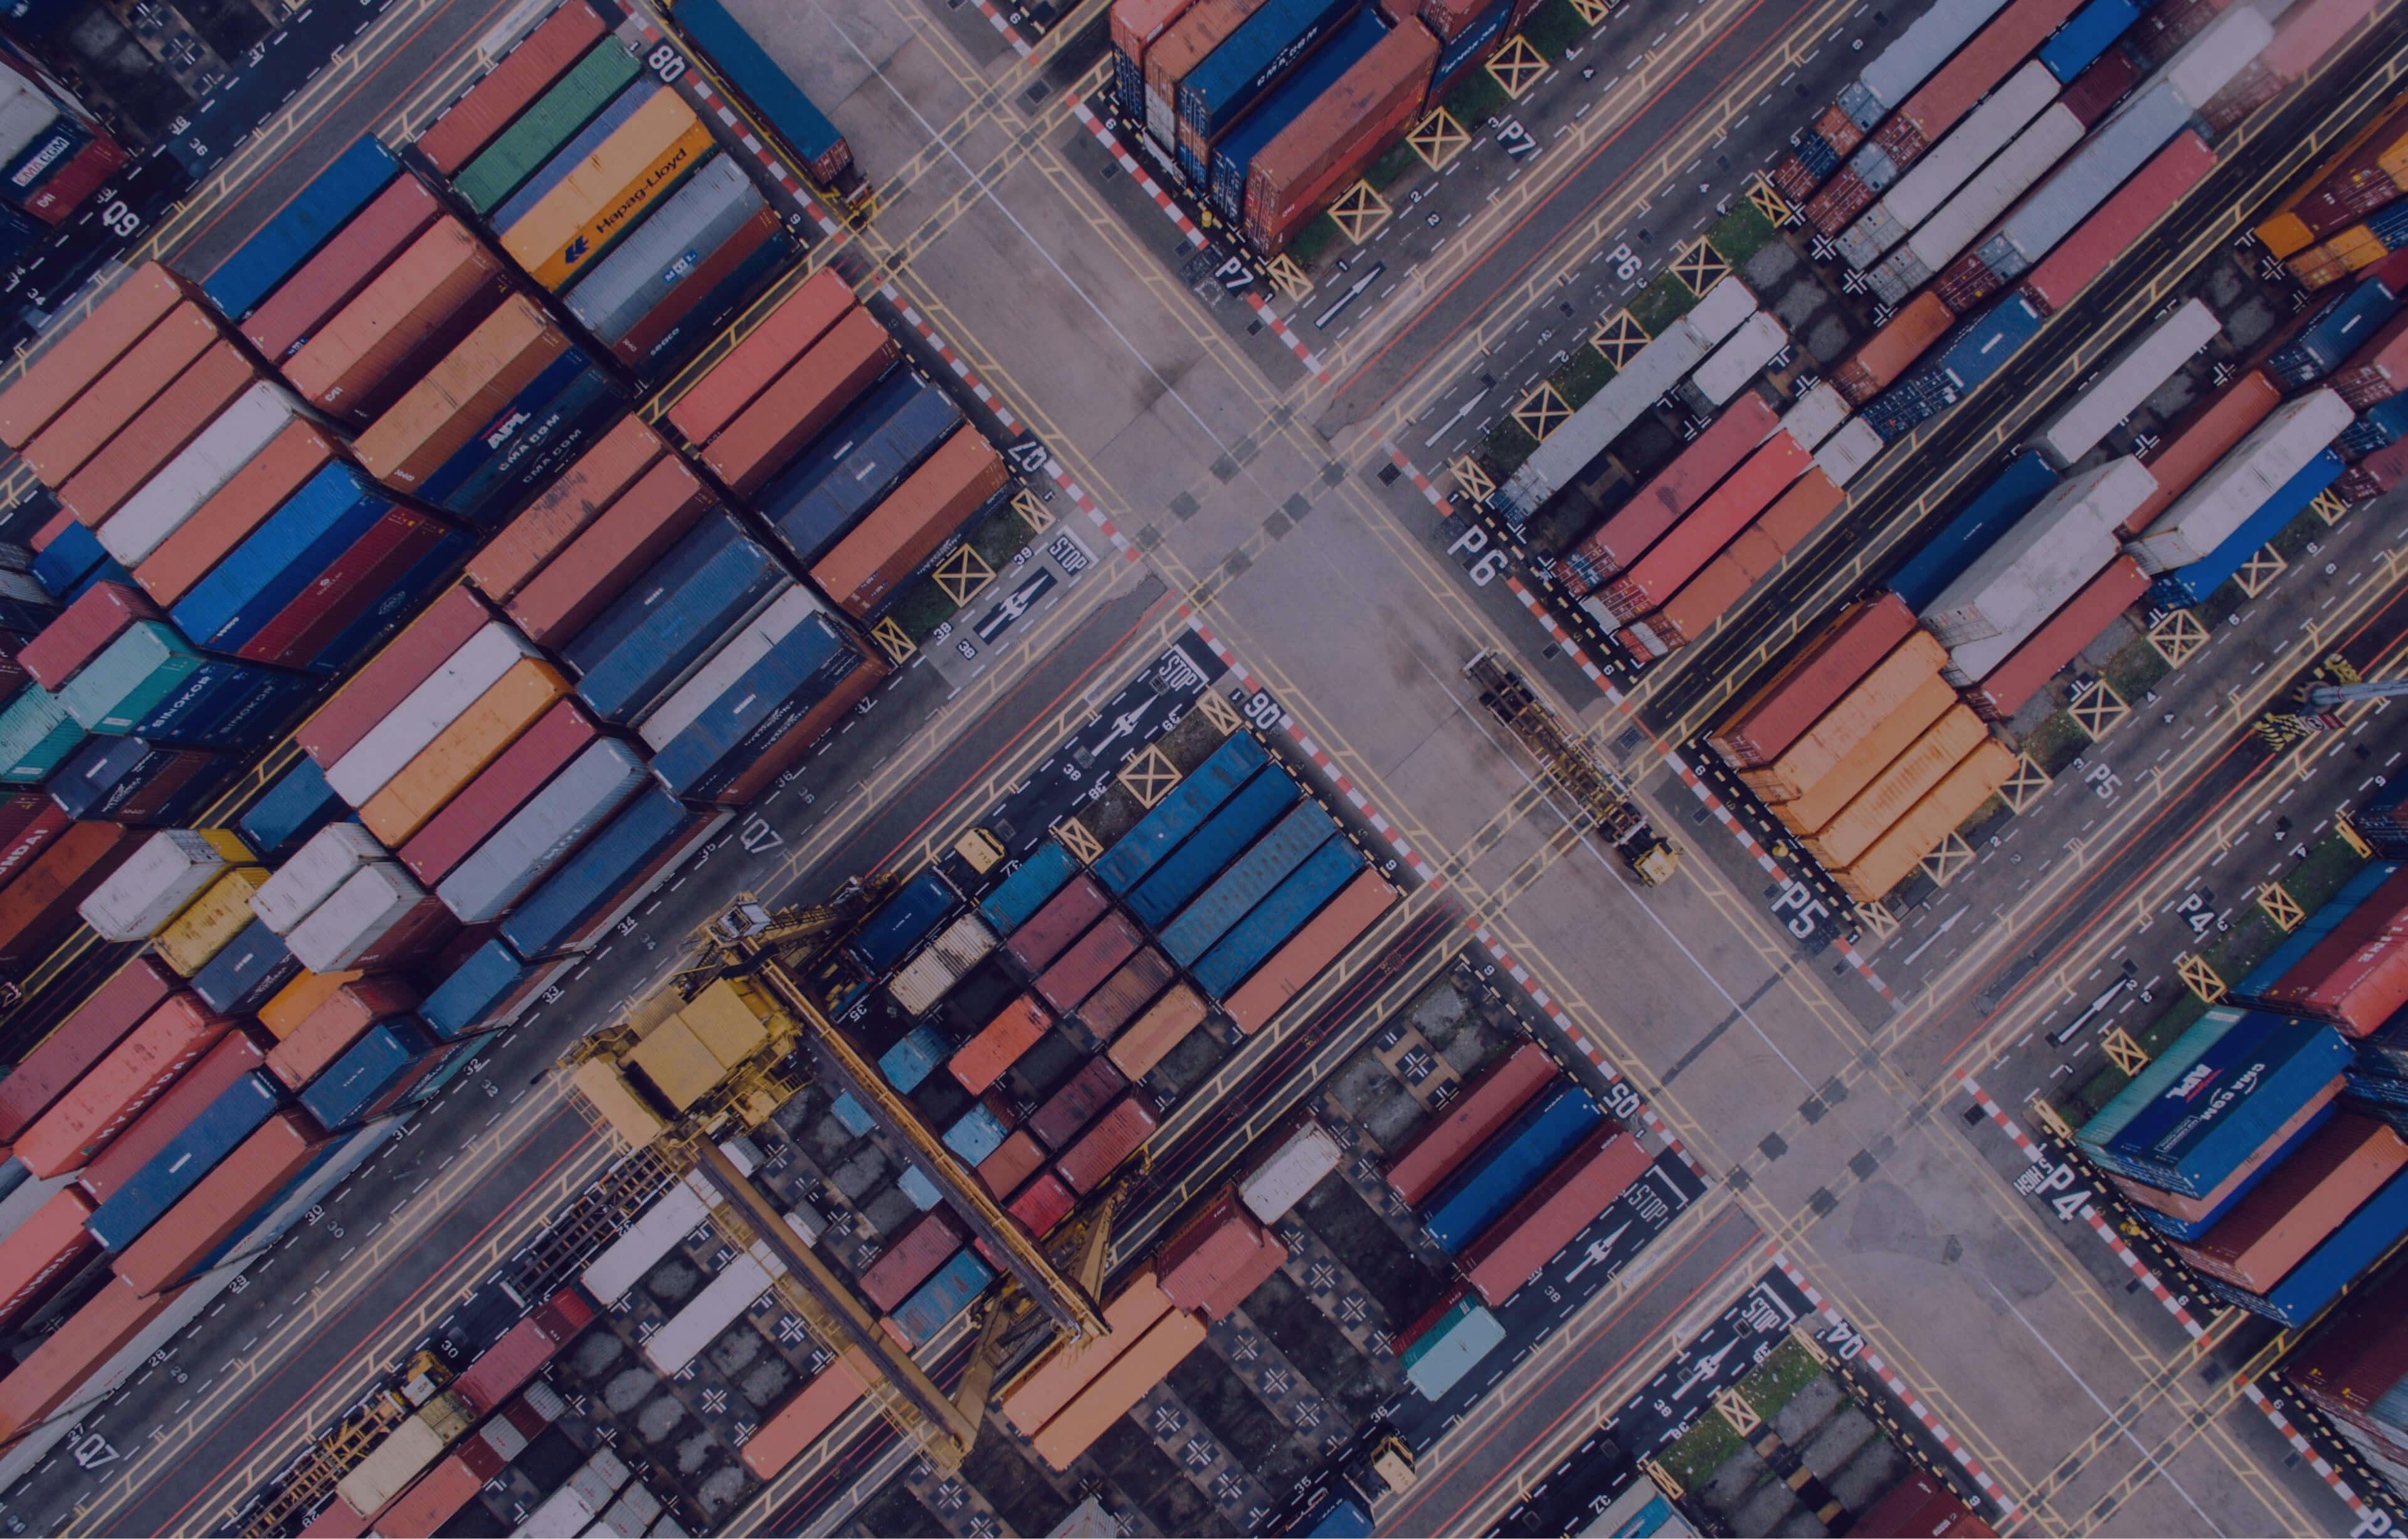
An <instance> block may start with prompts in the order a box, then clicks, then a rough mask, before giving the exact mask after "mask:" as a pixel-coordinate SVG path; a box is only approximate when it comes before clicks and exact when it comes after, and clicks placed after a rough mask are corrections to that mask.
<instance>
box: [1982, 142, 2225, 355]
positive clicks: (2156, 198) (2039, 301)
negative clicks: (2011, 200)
mask: <svg viewBox="0 0 2408 1539" xmlns="http://www.w3.org/2000/svg"><path fill="white" fill-rule="evenodd" d="M2214 165H2215V151H2213V150H2211V149H2209V148H2208V145H2207V141H2206V140H2205V139H2203V138H2200V137H2199V136H2198V135H2197V134H2195V133H2193V132H2191V131H2190V130H2189V129H2185V130H2183V131H2182V132H2181V133H2179V134H2176V135H2175V136H2174V137H2172V138H2171V140H2169V141H2168V142H2167V144H2166V147H2165V148H2164V149H2163V150H2160V151H2157V153H2156V154H2155V155H2154V156H2152V157H2150V160H2149V163H2148V164H2147V165H2143V166H2142V167H2141V168H2140V169H2139V170H2138V171H2136V172H2134V173H2133V174H2132V176H2131V178H2130V180H2127V181H2126V182H2125V183H2124V185H2123V186H2121V187H2119V188H2117V189H2116V190H2115V191H2114V193H2112V194H2109V196H2108V198H2107V201H2106V202H2104V203H2101V204H2100V206H2099V207H2098V208H2097V209H2093V210H2092V211H2091V213H2090V215H2089V217H2088V218H2086V219H2085V220H2084V221H2083V222H2082V223H2080V224H2077V225H2075V226H2074V228H2073V233H2072V234H2071V235H2069V236H2067V237H2065V238H2064V239H2063V240H2060V241H2058V242H2057V245H2056V247H2055V248H2054V249H2053V250H2051V251H2050V252H2049V253H2048V254H2047V255H2046V256H2044V257H2042V258H2041V260H2040V261H2039V262H2038V263H2036V264H2034V265H2033V266H2032V269H2031V270H2030V271H2029V272H2028V273H2026V274H2024V278H2023V282H2022V284H2021V285H2020V289H2019V292H2021V293H2022V295H2024V297H2026V298H2027V299H2029V300H2030V301H2031V302H2032V305H2033V308H2035V309H2038V310H2039V311H2040V312H2041V313H2042V315H2051V314H2054V313H2056V311H2057V309H2060V308H2062V307H2064V306H2066V305H2070V304H2071V303H2072V302H2073V298H2074V296H2075V295H2078V294H2080V293H2081V292H2082V291H2083V290H2084V289H2085V287H2087V286H2088V285H2089V283H2090V280H2092V279H2094V278H2096V277H2098V276H2099V275H2100V273H2102V272H2104V271H2106V270H2107V264H2108V263H2110V262H2113V261H2114V260H2115V258H2116V257H2118V256H2120V255H2122V254H2123V253H2124V252H2128V251H2129V250H2131V249H2132V248H2133V247H2134V246H2135V245H2137V244H2138V243H2139V242H2140V239H2141V237H2142V236H2143V234H2144V233H2145V232H2146V231H2147V229H2148V228H2149V226H2150V225H2152V224H2154V223H2157V220H2158V219H2159V218H2161V217H2162V216H2163V215H2164V214H2165V213H2166V211H2167V210H2168V209H2171V208H2172V207H2173V206H2174V205H2175V204H2176V203H2178V202H2180V201H2181V200H2182V196H2183V194H2185V193H2187V192H2188V191H2190V189H2191V188H2192V187H2194V186H2196V185H2197V184H2198V182H2199V180H2200V178H2201V177H2204V176H2205V175H2207V173H2208V172H2209V171H2210V170H2211V169H2213V168H2214Z"/></svg>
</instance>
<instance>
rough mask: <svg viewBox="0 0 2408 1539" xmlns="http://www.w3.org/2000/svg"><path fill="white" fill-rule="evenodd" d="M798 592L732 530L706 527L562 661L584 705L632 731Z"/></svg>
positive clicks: (720, 523)
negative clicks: (715, 653)
mask: <svg viewBox="0 0 2408 1539" xmlns="http://www.w3.org/2000/svg"><path fill="white" fill-rule="evenodd" d="M792 583H793V579H791V578H789V577H787V576H786V575H785V568H783V567H781V566H780V565H779V562H778V559H777V557H775V556H773V555H771V554H769V552H768V551H767V549H765V548H763V547H762V546H760V545H758V544H755V543H754V542H753V540H751V539H747V538H745V537H744V535H743V534H742V533H741V532H740V529H739V527H738V525H736V524H735V522H734V521H733V520H731V519H728V518H725V517H724V516H723V517H720V518H714V519H711V520H709V521H707V522H706V523H705V524H704V525H702V527H701V528H700V529H699V530H698V531H697V532H696V533H695V534H694V535H691V536H689V537H688V538H687V539H685V540H684V541H683V542H682V543H681V545H680V546H679V548H678V550H677V551H676V552H675V553H674V554H671V555H670V556H669V557H668V558H667V560H664V561H663V562H661V564H660V565H659V566H657V567H655V568H652V570H651V571H649V572H647V573H646V574H645V575H644V576H643V577H642V578H641V579H640V580H638V583H636V585H635V586H633V587H631V588H629V589H628V590H627V591H626V592H625V593H624V594H622V595H621V596H620V597H619V598H618V599H617V600H616V601H615V602H613V603H612V604H611V605H610V607H609V608H608V609H606V610H604V611H602V613H601V614H600V615H599V616H598V617H597V618H595V621H594V623H593V624H592V625H590V626H586V627H585V629H583V630H581V631H580V632H579V633H578V635H577V639H576V640H574V641H572V642H570V643H569V645H568V646H567V648H566V650H565V651H564V653H563V655H564V657H565V658H566V661H567V662H568V664H569V665H570V666H571V667H572V668H575V669H577V670H578V672H579V674H580V677H579V679H578V682H577V693H578V695H579V696H580V697H581V698H582V699H583V700H584V701H585V705H586V708H587V709H588V710H590V711H592V712H594V713H595V715H596V716H598V717H600V718H601V719H602V720H604V721H607V722H611V723H614V724H616V725H619V726H633V725H634V724H635V723H636V722H637V721H638V719H639V718H640V717H642V716H643V715H644V714H645V712H648V711H649V710H651V709H652V706H653V705H654V704H656V703H657V702H659V701H660V700H661V699H662V698H665V697H666V696H667V695H668V694H669V693H670V692H671V691H672V690H674V689H676V688H677V686H678V685H679V684H680V683H682V682H684V679H685V678H686V676H687V675H688V674H689V673H691V672H692V671H693V670H694V669H696V668H698V667H699V666H700V665H701V664H702V662H703V660H704V659H705V658H706V657H707V656H708V655H709V653H710V649H711V647H712V645H713V644H714V643H716V642H717V641H718V640H720V639H721V638H722V637H724V636H726V635H727V634H728V633H729V632H731V631H733V630H735V629H737V628H738V627H740V626H745V625H748V624H750V623H751V622H752V620H753V617H754V616H756V615H758V614H760V613H761V612H762V611H764V610H765V609H767V607H768V606H770V605H771V604H773V603H775V602H776V600H777V598H778V597H779V596H780V595H781V593H782V592H784V591H785V590H786V588H788V587H789V586H791V585H792Z"/></svg>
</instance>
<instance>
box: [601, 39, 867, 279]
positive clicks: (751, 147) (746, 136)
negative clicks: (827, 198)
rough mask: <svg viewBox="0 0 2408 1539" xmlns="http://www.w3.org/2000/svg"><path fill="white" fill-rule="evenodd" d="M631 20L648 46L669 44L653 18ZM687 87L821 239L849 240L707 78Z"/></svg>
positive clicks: (698, 78)
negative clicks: (813, 222) (816, 227)
mask: <svg viewBox="0 0 2408 1539" xmlns="http://www.w3.org/2000/svg"><path fill="white" fill-rule="evenodd" d="M628 16H629V17H630V19H632V20H633V21H634V22H635V23H636V27H637V30H638V31H639V32H641V33H642V34H643V35H644V41H645V42H646V43H648V44H650V43H661V42H668V41H669V38H668V36H667V34H665V33H664V32H662V31H661V29H660V28H659V27H657V26H655V25H653V24H652V18H651V17H649V16H646V15H644V14H643V13H642V12H641V11H630V12H628ZM671 46H672V47H675V48H678V49H679V50H681V51H688V50H685V47H684V45H683V44H681V43H673V44H671ZM686 84H687V87H688V89H690V90H692V91H693V93H694V94H695V100H697V101H699V102H701V103H702V104H703V105H704V106H705V107H708V108H710V110H711V112H712V113H713V114H715V115H716V116H717V117H718V119H719V121H720V122H723V123H724V124H726V125H727V127H728V128H729V129H730V130H732V131H733V132H734V133H735V135H736V137H737V138H738V140H739V141H740V142H741V143H742V144H743V146H744V149H745V151H746V152H747V153H748V154H750V155H751V156H752V157H753V159H754V160H756V161H758V162H759V163H760V165H761V168H762V169H763V170H765V171H767V172H768V173H769V180H771V181H774V182H776V183H777V184H778V185H779V186H780V187H781V188H783V189H785V192H786V195H787V196H789V197H791V198H793V199H794V200H795V201H796V203H799V204H801V205H802V207H803V211H804V212H805V213H807V214H809V215H810V216H811V218H813V219H814V220H817V221H818V222H819V226H820V234H821V235H823V236H824V237H827V238H828V239H830V240H834V241H841V240H842V239H844V238H845V236H846V235H847V233H848V232H847V231H846V229H845V227H844V226H843V225H841V224H839V223H837V222H836V221H835V220H833V219H830V218H829V217H828V213H827V209H824V208H823V207H821V205H820V200H819V198H818V197H817V196H816V195H814V194H812V192H811V191H810V188H808V187H805V186H804V185H803V183H802V180H801V179H800V178H798V177H796V175H795V173H794V172H793V171H791V170H789V169H788V168H787V166H786V164H785V162H783V161H781V160H780V159H779V158H778V157H777V156H775V155H773V154H771V153H770V152H769V147H768V146H767V145H766V144H764V143H762V142H761V140H760V138H759V137H757V136H755V135H754V134H753V131H752V130H751V129H750V128H747V127H746V126H745V125H744V120H743V119H742V118H740V117H738V116H737V114H736V110H735V108H731V107H729V106H728V105H727V103H726V102H725V101H724V99H723V98H722V97H721V96H720V94H719V93H718V92H717V91H715V90H713V89H712V88H711V84H710V81H709V80H708V79H704V78H703V76H702V74H701V72H700V71H696V72H695V77H694V79H691V80H689V81H687V82H686Z"/></svg>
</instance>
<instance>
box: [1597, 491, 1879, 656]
mask: <svg viewBox="0 0 2408 1539" xmlns="http://www.w3.org/2000/svg"><path fill="white" fill-rule="evenodd" d="M1839 507H1840V489H1839V488H1838V487H1837V486H1834V485H1833V484H1831V478H1830V477H1828V476H1827V475H1825V474H1823V472H1822V471H1821V470H1820V469H1809V470H1808V471H1807V472H1806V473H1805V474H1804V475H1803V476H1800V477H1799V479H1798V483H1797V484H1796V485H1794V486H1792V487H1790V488H1789V490H1788V491H1786V492H1785V493H1783V494H1782V496H1781V500H1780V501H1778V502H1776V503H1774V504H1773V505H1772V506H1771V507H1770V508H1768V509H1766V510H1765V511H1764V516H1763V517H1761V518H1759V519H1757V520H1756V523H1755V524H1754V525H1751V526H1749V527H1748V528H1745V529H1742V530H1741V531H1740V535H1739V538H1738V539H1734V540H1732V541H1731V542H1730V546H1729V548H1728V549H1727V550H1725V551H1724V552H1723V554H1720V555H1718V556H1716V557H1715V558H1714V559H1713V561H1711V562H1708V563H1707V564H1706V568H1705V570H1703V571H1701V572H1699V574H1698V575H1697V576H1696V577H1695V578H1693V579H1691V580H1690V581H1689V582H1688V583H1687V584H1685V585H1684V587H1683V588H1682V589H1681V591H1680V592H1679V593H1677V594H1675V595H1673V597H1672V601H1671V602H1670V603H1669V604H1667V605H1665V606H1664V607H1663V608H1662V609H1660V610H1657V611H1656V612H1655V613H1654V614H1651V615H1648V616H1647V617H1646V618H1645V619H1643V620H1641V621H1640V622H1638V623H1637V624H1638V626H1643V627H1644V628H1645V631H1646V633H1647V635H1648V636H1650V637H1652V638H1654V639H1655V640H1656V642H1657V643H1658V644H1660V645H1661V646H1662V647H1663V648H1664V649H1665V651H1667V652H1669V651H1670V650H1671V649H1672V648H1674V647H1678V646H1683V645H1685V644H1687V643H1688V642H1690V641H1694V640H1697V639H1698V638H1699V637H1700V636H1702V635H1704V634H1705V633H1706V630H1707V628H1708V627H1709V626H1712V625H1713V623H1714V622H1715V621H1717V620H1719V619H1721V618H1722V617H1723V615H1724V613H1725V612H1727V611H1728V610H1729V609H1730V607H1731V606H1732V605H1734V604H1736V603H1738V602H1739V601H1740V599H1741V598H1742V597H1745V596H1746V594H1747V591H1748V590H1749V589H1750V588H1752V587H1754V586H1755V585H1756V583H1759V582H1761V581H1762V580H1763V579H1765V578H1766V577H1769V576H1770V575H1771V574H1772V571H1773V568H1776V567H1778V566H1780V564H1781V558H1782V557H1784V556H1785V555H1787V554H1789V553H1790V552H1791V551H1794V550H1796V549H1797V548H1798V547H1799V546H1800V545H1802V544H1804V543H1805V542H1806V541H1807V540H1808V539H1811V538H1812V537H1813V533H1814V531H1815V530H1817V529H1819V528H1821V527H1822V526H1823V523H1824V521H1825V520H1826V519H1828V518H1829V517H1830V516H1831V514H1833V513H1834V512H1836V511H1839ZM1624 636H1625V639H1626V640H1627V639H1629V633H1628V632H1627V631H1626V632H1625V633H1624ZM1641 652H1642V653H1644V654H1646V655H1658V654H1654V653H1652V652H1647V650H1646V649H1645V648H1643V647H1642V648H1641ZM1642 660H1643V657H1642Z"/></svg>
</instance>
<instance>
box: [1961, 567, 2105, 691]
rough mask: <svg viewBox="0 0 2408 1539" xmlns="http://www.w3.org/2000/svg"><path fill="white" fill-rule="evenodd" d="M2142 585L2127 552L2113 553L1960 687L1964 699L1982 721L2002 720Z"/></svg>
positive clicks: (2073, 655) (2096, 634)
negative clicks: (2021, 639)
mask: <svg viewBox="0 0 2408 1539" xmlns="http://www.w3.org/2000/svg"><path fill="white" fill-rule="evenodd" d="M2148 591H2149V577H2148V574H2147V573H2146V572H2143V570H2141V568H2140V566H2139V564H2138V563H2136V562H2135V561H2133V559H2132V558H2131V557H2130V556H2128V555H2119V556H2117V557H2116V558H2115V559H2114V560H2113V561H2111V562H2109V563H2108V564H2107V568H2106V569H2105V570H2104V571H2101V572H2100V574H2099V575H2098V576H2096V577H2094V578H2092V579H2091V580H2090V581H2089V582H2087V583H2084V584H2083V586H2082V591H2081V592H2080V593H2077V594H2075V595H2074V596H2073V597H2071V598H2069V599H2067V600H2066V601H2065V607H2064V608H2062V609H2060V610H2058V611H2057V612H2056V613H2055V614H2053V615H2050V616H2049V617H2048V619H2047V620H2046V621H2045V622H2044V623H2042V626H2041V627H2040V628H2039V629H2038V630H2035V631H2033V632H2032V633H2031V635H2030V636H2029V637H2028V638H2026V639H2025V640H2024V643H2023V644H2022V645H2021V646H2019V647H2017V648H2015V650H2014V651H2013V652H2011V653H2009V654H2007V656H2006V660H2005V661H2003V662H2001V663H2000V664H1999V666H1998V667H1996V668H1994V669H1990V671H1989V672H1987V673H1985V674H1984V675H1983V676H1982V677H1981V678H1980V679H1979V680H1977V681H1975V683H1974V685H1973V686H1972V687H1970V688H1966V689H1964V690H1962V691H1961V693H1962V694H1963V695H1964V697H1965V702H1966V703H1967V704H1968V705H1971V707H1972V708H1973V710H1974V711H1975V712H1976V713H1978V714H1979V715H1980V716H1981V718H1982V719H1983V720H1984V721H1989V722H2002V721H2005V720H2007V719H2008V718H2009V717H2011V716H2013V715H2014V713H2015V712H2018V711H2020V710H2022V709H2023V707H2024V702H2025V701H2027V700H2028V699H2030V698H2032V697H2033V696H2034V695H2037V694H2039V693H2040V691H2041V686H2042V685H2043V684H2045V683H2048V682H2049V681H2050V680H2051V679H2054V678H2056V677H2057V673H2058V672H2059V671H2060V670H2062V669H2064V668H2065V667H2066V665H2068V664H2069V663H2071V662H2072V661H2073V659H2074V658H2076V657H2078V656H2080V655H2081V654H2082V649H2083V648H2084V647H2086V646H2088V645H2089V644H2090V643H2091V642H2093V641H2095V640H2098V639H2099V635H2100V632H2101V631H2104V630H2105V629H2106V628H2107V627H2108V626H2109V625H2111V624H2113V623H2114V619H2115V616H2117V615H2119V614H2121V613H2123V612H2124V611H2126V610H2127V609H2129V608H2130V607H2131V606H2132V605H2134V604H2137V603H2139V602H2140V601H2141V596H2142V595H2143V594H2145V593H2147V592H2148Z"/></svg>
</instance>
